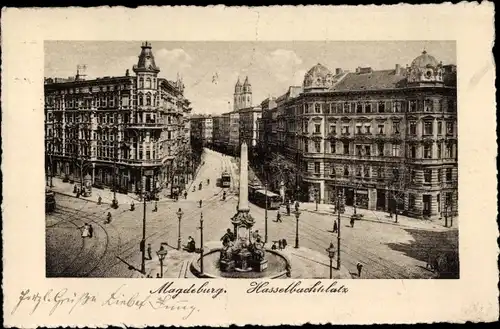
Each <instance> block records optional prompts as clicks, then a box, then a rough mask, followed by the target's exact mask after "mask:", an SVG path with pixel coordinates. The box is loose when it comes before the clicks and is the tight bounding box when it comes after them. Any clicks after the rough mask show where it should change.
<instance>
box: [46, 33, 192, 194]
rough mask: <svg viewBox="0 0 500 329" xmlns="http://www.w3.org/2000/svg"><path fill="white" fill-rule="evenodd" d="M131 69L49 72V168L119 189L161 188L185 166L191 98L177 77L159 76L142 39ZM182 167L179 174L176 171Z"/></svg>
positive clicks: (49, 171)
mask: <svg viewBox="0 0 500 329" xmlns="http://www.w3.org/2000/svg"><path fill="white" fill-rule="evenodd" d="M133 72H134V75H131V74H130V73H129V70H128V69H127V70H126V73H125V75H124V76H120V77H104V78H97V79H94V80H86V79H85V77H84V76H83V75H82V74H80V72H78V74H77V76H76V77H75V79H69V80H68V79H66V80H60V79H53V78H46V79H45V84H44V93H45V105H44V107H45V136H46V156H47V168H46V170H47V174H48V175H51V176H54V175H55V176H60V177H64V178H69V179H71V180H75V181H77V182H79V181H81V180H82V179H83V177H91V180H92V183H93V184H94V185H95V186H109V187H115V188H116V189H117V190H119V191H122V192H139V191H141V190H143V188H144V190H145V191H154V190H155V191H158V190H159V189H161V188H164V187H167V186H173V185H179V184H181V183H182V182H183V181H185V175H186V173H187V169H188V168H190V150H189V138H190V132H189V115H190V112H191V108H190V103H189V101H188V100H187V99H186V98H185V97H184V85H183V83H182V81H181V79H180V78H178V79H177V81H175V82H174V81H169V80H167V79H164V78H161V77H159V76H158V74H159V72H160V68H159V67H157V66H156V64H155V60H154V56H153V52H152V48H151V44H150V43H149V42H144V43H143V44H142V47H141V53H140V55H139V59H138V63H137V65H134V67H133ZM179 168H182V169H183V170H182V174H179V173H180V172H181V171H180V170H179Z"/></svg>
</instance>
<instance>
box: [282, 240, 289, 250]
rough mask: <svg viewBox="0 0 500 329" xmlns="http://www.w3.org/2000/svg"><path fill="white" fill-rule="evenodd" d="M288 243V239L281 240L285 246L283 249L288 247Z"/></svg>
mask: <svg viewBox="0 0 500 329" xmlns="http://www.w3.org/2000/svg"><path fill="white" fill-rule="evenodd" d="M287 244H288V243H287V242H286V239H283V240H281V245H282V246H283V249H285V248H286V246H287Z"/></svg>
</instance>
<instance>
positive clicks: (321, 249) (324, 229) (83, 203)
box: [46, 151, 458, 279]
mask: <svg viewBox="0 0 500 329" xmlns="http://www.w3.org/2000/svg"><path fill="white" fill-rule="evenodd" d="M204 161H205V165H203V166H202V167H201V168H200V170H199V173H198V176H197V177H196V178H195V180H194V184H197V182H199V181H203V182H204V186H203V188H202V190H196V191H195V192H192V190H191V192H190V193H189V195H188V198H187V200H180V201H179V202H159V203H158V211H157V212H153V204H152V203H150V202H148V203H146V240H147V243H150V244H151V249H152V259H151V260H148V261H147V262H146V270H147V273H149V274H150V275H152V276H153V277H154V276H156V273H157V272H158V266H159V262H158V259H157V256H156V251H157V250H158V249H159V247H160V244H161V243H166V244H168V246H169V247H168V250H169V253H168V255H167V257H166V259H165V262H164V263H165V268H164V273H165V276H168V277H186V276H189V275H190V273H189V271H188V270H187V264H188V263H189V262H190V261H191V260H192V258H193V257H194V256H193V255H192V254H188V253H186V252H184V251H177V250H175V249H176V248H177V243H178V224H179V220H178V217H177V215H176V211H177V210H178V208H181V209H182V211H183V213H184V214H183V216H182V220H181V226H180V227H181V238H182V244H184V243H186V240H187V237H188V236H192V237H193V238H194V239H195V241H196V244H197V246H199V244H200V230H199V229H198V227H199V224H200V223H199V219H200V216H201V213H203V218H204V232H203V233H204V240H205V242H206V243H207V244H209V243H214V242H216V243H218V241H219V239H220V237H221V236H222V234H223V233H224V231H225V230H226V229H227V228H230V227H231V224H230V218H231V217H232V216H233V215H234V214H235V213H236V205H237V196H236V195H235V193H234V192H235V190H236V188H237V186H238V185H237V184H238V182H237V177H235V176H233V179H232V182H233V185H232V187H231V188H230V189H229V190H230V191H231V192H233V193H230V194H229V195H228V197H227V199H226V201H222V200H221V195H220V193H221V188H218V187H216V186H215V181H216V178H217V176H218V175H220V171H221V170H222V169H224V168H225V169H229V170H230V171H231V172H232V173H233V175H235V174H236V173H237V170H236V168H235V162H231V159H230V158H229V157H222V156H221V155H220V154H219V153H215V152H212V151H207V152H206V154H205V156H204ZM207 177H208V178H209V179H210V184H209V185H208V186H207V185H206V179H207ZM200 198H201V199H203V206H202V208H199V204H198V201H199V199H200ZM56 199H57V205H58V206H57V211H56V212H55V213H54V214H51V215H48V216H47V217H46V247H47V251H46V252H47V275H48V276H84V277H137V276H140V274H139V273H138V272H137V271H136V270H138V269H140V266H141V252H140V250H139V243H140V240H141V237H142V222H143V214H144V212H143V204H139V203H137V202H136V209H135V211H130V209H129V208H128V207H124V206H120V207H119V208H118V209H116V210H115V209H110V207H109V204H102V205H97V204H96V203H95V202H93V201H90V200H84V199H82V198H80V199H77V198H75V197H73V196H68V195H62V194H58V195H57V196H56ZM250 208H251V210H250V213H251V214H252V216H253V217H254V218H255V220H256V224H255V226H254V229H258V230H259V232H260V233H261V235H262V236H264V235H265V210H264V209H262V208H260V207H257V206H255V205H253V204H251V206H250ZM301 208H302V209H303V210H304V211H303V212H302V214H301V215H300V218H299V245H300V248H299V249H295V248H293V247H294V244H295V232H296V219H295V217H294V216H293V215H292V216H286V215H284V216H282V219H283V222H282V223H276V222H275V219H276V212H277V211H276V210H273V211H268V220H267V228H268V241H269V243H268V247H269V246H270V242H272V241H275V240H278V239H283V238H284V239H286V240H287V242H288V247H287V250H286V252H287V253H289V254H290V258H291V259H292V266H295V268H293V267H292V276H293V277H308V278H317V277H327V275H328V270H329V260H328V258H327V252H326V250H325V249H326V248H328V246H329V244H330V242H333V244H334V245H335V246H336V245H337V235H336V234H334V233H332V232H331V229H332V224H333V219H334V217H333V216H331V215H328V213H325V214H321V213H316V212H315V211H314V209H313V210H310V211H307V210H308V209H305V208H306V206H305V205H302V206H301ZM281 211H283V210H281ZM108 212H110V213H111V214H112V218H113V220H112V222H111V223H110V224H105V223H104V222H105V218H106V214H107V213H108ZM335 218H336V217H335ZM346 218H347V217H343V218H342V221H341V238H342V239H341V263H342V266H343V267H344V268H345V269H346V271H348V272H350V273H351V275H352V276H353V277H354V278H357V275H356V274H355V273H356V272H357V271H356V264H357V263H358V262H361V263H363V265H364V268H363V274H362V276H361V278H387V279H389V278H398V279H404V278H429V277H431V276H432V275H433V273H432V272H430V271H428V270H426V268H425V267H426V260H427V254H428V253H429V251H432V250H444V249H456V248H458V247H457V240H458V234H457V230H456V229H444V230H440V229H432V228H421V227H415V226H414V227H407V226H403V225H387V224H385V223H381V222H377V221H375V220H373V221H372V220H361V221H357V222H356V223H355V226H354V228H351V227H350V226H349V225H348V219H346ZM86 222H87V223H90V224H92V225H93V226H94V231H95V236H94V237H93V238H84V239H83V238H81V231H80V229H79V227H81V226H82V225H83V224H84V223H86ZM401 223H403V222H401ZM299 258H300V261H299ZM334 264H336V262H334Z"/></svg>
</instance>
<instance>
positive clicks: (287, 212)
mask: <svg viewBox="0 0 500 329" xmlns="http://www.w3.org/2000/svg"><path fill="white" fill-rule="evenodd" d="M286 215H287V216H290V203H289V202H287V203H286Z"/></svg>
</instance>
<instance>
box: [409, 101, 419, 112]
mask: <svg viewBox="0 0 500 329" xmlns="http://www.w3.org/2000/svg"><path fill="white" fill-rule="evenodd" d="M408 111H409V112H417V101H415V100H413V101H409V102H408Z"/></svg>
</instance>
